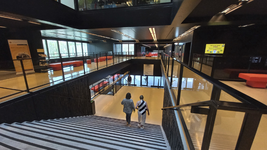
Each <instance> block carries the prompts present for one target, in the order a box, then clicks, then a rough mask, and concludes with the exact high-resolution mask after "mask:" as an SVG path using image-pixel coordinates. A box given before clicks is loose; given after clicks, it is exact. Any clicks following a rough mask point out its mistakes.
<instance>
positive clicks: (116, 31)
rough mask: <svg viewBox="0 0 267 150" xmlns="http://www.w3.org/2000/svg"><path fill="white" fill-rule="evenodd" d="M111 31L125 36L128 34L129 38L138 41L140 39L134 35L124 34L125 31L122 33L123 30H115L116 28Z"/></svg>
mask: <svg viewBox="0 0 267 150" xmlns="http://www.w3.org/2000/svg"><path fill="white" fill-rule="evenodd" d="M111 31H112V32H115V33H119V34H121V35H123V36H126V37H127V38H129V39H132V40H135V42H136V43H139V40H138V39H135V38H133V37H131V36H129V35H127V34H124V33H122V32H121V31H118V30H114V29H111Z"/></svg>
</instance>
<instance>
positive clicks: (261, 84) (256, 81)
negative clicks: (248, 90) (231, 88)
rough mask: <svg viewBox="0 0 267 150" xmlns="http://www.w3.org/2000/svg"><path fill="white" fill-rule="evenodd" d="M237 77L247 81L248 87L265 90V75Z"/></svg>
mask: <svg viewBox="0 0 267 150" xmlns="http://www.w3.org/2000/svg"><path fill="white" fill-rule="evenodd" d="M238 77H239V78H242V79H245V80H247V82H246V84H247V85H248V86H251V87H255V88H266V84H267V74H254V73H240V74H239V76H238Z"/></svg>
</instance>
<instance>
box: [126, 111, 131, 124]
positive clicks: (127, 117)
mask: <svg viewBox="0 0 267 150" xmlns="http://www.w3.org/2000/svg"><path fill="white" fill-rule="evenodd" d="M131 115H132V113H126V121H127V122H128V124H131Z"/></svg>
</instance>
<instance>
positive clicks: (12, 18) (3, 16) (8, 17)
mask: <svg viewBox="0 0 267 150" xmlns="http://www.w3.org/2000/svg"><path fill="white" fill-rule="evenodd" d="M0 17H1V18H5V19H11V20H17V21H22V19H19V18H15V17H11V16H6V15H0Z"/></svg>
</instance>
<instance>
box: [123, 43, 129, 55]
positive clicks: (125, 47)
mask: <svg viewBox="0 0 267 150" xmlns="http://www.w3.org/2000/svg"><path fill="white" fill-rule="evenodd" d="M128 46H129V44H122V53H123V55H128V48H129V47H128Z"/></svg>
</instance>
